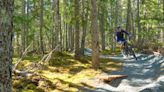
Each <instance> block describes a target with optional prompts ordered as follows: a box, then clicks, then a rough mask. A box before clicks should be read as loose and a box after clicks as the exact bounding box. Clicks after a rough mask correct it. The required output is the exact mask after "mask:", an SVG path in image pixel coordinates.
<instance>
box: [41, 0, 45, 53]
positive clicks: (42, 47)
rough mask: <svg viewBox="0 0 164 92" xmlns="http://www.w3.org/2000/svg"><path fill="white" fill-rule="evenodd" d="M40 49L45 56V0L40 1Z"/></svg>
mask: <svg viewBox="0 0 164 92" xmlns="http://www.w3.org/2000/svg"><path fill="white" fill-rule="evenodd" d="M40 49H41V53H42V54H44V46H43V0H41V1H40Z"/></svg>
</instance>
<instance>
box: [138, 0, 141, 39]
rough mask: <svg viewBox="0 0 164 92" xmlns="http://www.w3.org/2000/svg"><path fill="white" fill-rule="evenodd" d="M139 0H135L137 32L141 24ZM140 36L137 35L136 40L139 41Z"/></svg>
mask: <svg viewBox="0 0 164 92" xmlns="http://www.w3.org/2000/svg"><path fill="white" fill-rule="evenodd" d="M139 2H140V0H137V26H138V33H140V31H141V26H140V3H139ZM140 38H141V37H140V36H138V41H140Z"/></svg>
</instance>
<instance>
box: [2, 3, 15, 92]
mask: <svg viewBox="0 0 164 92" xmlns="http://www.w3.org/2000/svg"><path fill="white" fill-rule="evenodd" d="M13 9H14V0H0V14H1V16H0V68H1V69H0V92H12V88H11V87H12V86H11V85H12V67H11V66H12V32H13V19H12V18H13Z"/></svg>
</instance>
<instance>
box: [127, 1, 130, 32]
mask: <svg viewBox="0 0 164 92" xmlns="http://www.w3.org/2000/svg"><path fill="white" fill-rule="evenodd" d="M127 8H128V9H127V21H126V31H128V32H130V31H131V0H128V4H127Z"/></svg>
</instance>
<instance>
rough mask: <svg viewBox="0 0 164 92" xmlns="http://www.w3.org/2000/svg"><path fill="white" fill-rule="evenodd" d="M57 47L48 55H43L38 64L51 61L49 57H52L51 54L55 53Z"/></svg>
mask: <svg viewBox="0 0 164 92" xmlns="http://www.w3.org/2000/svg"><path fill="white" fill-rule="evenodd" d="M58 47H59V45H57V46H56V47H55V49H53V50H51V51H50V52H49V53H48V54H46V55H44V56H43V58H42V59H41V61H40V62H39V63H42V62H49V60H50V59H51V56H52V53H53V52H54V51H56V49H57V48H58Z"/></svg>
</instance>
